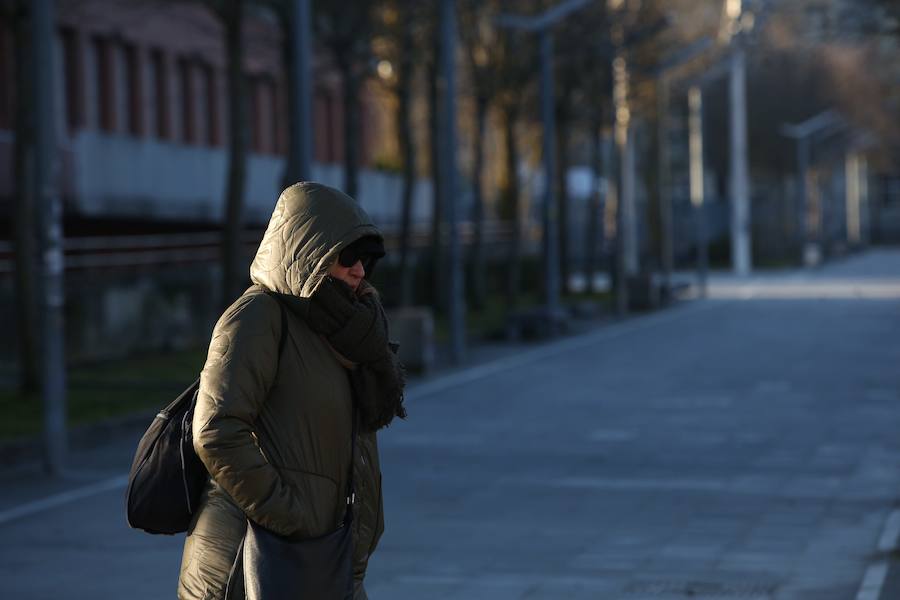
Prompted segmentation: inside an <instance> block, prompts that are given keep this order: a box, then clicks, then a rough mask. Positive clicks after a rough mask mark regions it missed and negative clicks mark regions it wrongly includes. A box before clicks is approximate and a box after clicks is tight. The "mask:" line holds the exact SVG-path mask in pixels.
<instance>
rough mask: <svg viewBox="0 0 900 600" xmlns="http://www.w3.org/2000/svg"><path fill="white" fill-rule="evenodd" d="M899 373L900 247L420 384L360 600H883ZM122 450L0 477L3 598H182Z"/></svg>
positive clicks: (896, 483)
mask: <svg viewBox="0 0 900 600" xmlns="http://www.w3.org/2000/svg"><path fill="white" fill-rule="evenodd" d="M898 365H900V252H893V251H880V252H871V253H869V254H866V255H862V256H856V257H853V258H850V259H847V260H844V261H842V262H840V263H835V264H833V265H829V266H827V267H825V268H823V269H821V270H818V271H813V272H791V273H784V274H778V275H771V276H768V275H766V276H756V277H754V278H752V279H750V280H737V279H734V278H731V277H714V278H713V279H712V281H711V288H710V298H709V299H706V300H695V301H689V302H684V303H681V304H679V305H677V306H675V307H672V308H670V309H667V310H664V311H660V312H657V313H654V314H651V315H646V316H639V317H635V318H631V319H629V320H626V321H623V322H619V323H615V324H611V325H606V326H604V327H602V328H599V329H596V330H593V331H591V332H589V333H586V334H584V335H580V336H577V337H569V338H565V339H562V340H560V341H556V342H553V343H550V344H545V345H532V346H524V347H519V348H518V349H516V350H514V351H513V350H510V351H508V352H506V353H505V355H503V356H501V357H500V358H495V359H492V360H491V361H490V362H485V363H482V364H478V365H477V366H474V367H471V368H468V369H464V370H460V371H458V372H455V373H450V374H444V375H441V376H439V377H436V378H433V379H430V380H425V381H421V382H418V383H416V384H415V385H414V386H413V387H412V389H411V391H410V393H409V399H408V401H407V404H408V408H409V413H410V417H409V420H408V421H407V422H403V423H399V424H396V425H393V426H392V427H391V428H390V429H388V430H387V431H386V432H384V433H383V435H382V436H381V444H382V465H383V470H384V473H383V475H384V486H385V506H386V522H387V529H386V532H385V535H384V538H383V540H382V542H381V545H380V548H379V550H378V551H377V553H376V554H375V556H374V557H373V558H372V561H371V564H370V571H369V576H368V579H367V587H368V589H369V594H370V596H371V597H372V598H373V600H376V599H386V598H390V599H392V600H394V599H399V600H403V599H413V598H415V599H421V598H428V599H439V598H461V599H466V600H474V599H482V598H484V599H488V598H490V599H491V600H501V599H506V598H510V599H513V598H523V599H525V598H528V599H531V598H542V599H558V598H585V599H587V598H590V599H598V598H599V599H604V600H605V599H618V598H621V599H623V600H633V599H637V600H640V599H644V598H647V599H657V598H663V599H665V598H703V599H714V598H715V599H724V598H729V599H732V598H741V599H778V600H780V599H797V600H831V599H834V600H887V598H889V597H896V596H894V595H892V592H891V591H890V590H889V586H890V583H891V581H893V580H895V579H897V574H896V573H895V571H894V570H893V569H892V568H891V569H890V570H889V569H888V567H893V564H892V563H891V562H890V561H891V556H892V555H891V554H890V552H887V551H889V550H891V549H893V548H894V547H895V546H896V543H897V535H898V532H900V512H897V513H895V512H894V509H895V505H896V504H897V500H898V498H900V435H898V432H900V368H898ZM134 441H135V437H134V433H123V434H122V435H120V436H117V438H116V439H113V440H98V445H97V447H96V448H94V449H92V450H89V451H85V452H82V453H80V454H79V455H78V465H79V471H78V473H77V475H73V477H72V478H71V479H70V480H68V481H63V482H48V481H45V480H43V479H42V478H40V477H39V476H38V475H37V474H35V473H33V472H32V471H30V470H28V469H27V468H23V469H19V470H17V471H9V472H6V473H4V474H3V475H2V477H0V485H2V489H3V491H2V493H0V597H3V598H27V599H31V598H34V599H42V598H48V599H49V598H54V599H55V598H60V597H65V598H92V599H97V598H129V599H134V600H142V599H150V598H165V597H173V596H174V588H175V580H176V577H177V570H178V564H179V560H180V545H181V540H180V539H178V538H163V537H151V536H146V535H142V534H139V533H137V532H133V531H130V530H128V529H127V527H126V526H125V525H124V518H123V515H122V512H123V509H122V494H121V491H122V490H121V487H120V483H119V482H117V481H116V480H115V479H114V478H115V477H117V476H121V475H122V473H124V472H125V471H126V470H127V466H128V463H129V461H130V453H131V451H132V449H133V444H134ZM97 482H101V483H102V482H106V483H107V484H108V485H107V487H108V488H109V489H102V488H101V489H90V488H86V486H90V485H95V484H96V483H97ZM72 490H75V491H76V493H75V496H74V497H71V496H70V497H60V496H58V494H60V493H64V492H70V491H72ZM79 494H80V495H79ZM47 498H50V500H51V501H50V503H49V504H53V503H54V502H56V504H55V505H51V506H41V505H35V504H33V502H34V501H36V500H40V499H47ZM885 582H886V583H885ZM885 586H887V587H885Z"/></svg>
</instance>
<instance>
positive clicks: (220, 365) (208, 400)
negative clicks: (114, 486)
mask: <svg viewBox="0 0 900 600" xmlns="http://www.w3.org/2000/svg"><path fill="white" fill-rule="evenodd" d="M280 335H281V315H280V311H279V308H278V306H277V304H276V301H275V300H274V299H272V298H269V297H268V296H267V295H265V294H250V295H246V296H244V297H242V298H241V299H239V300H238V301H237V302H236V303H235V304H233V305H232V306H231V307H230V308H229V309H228V310H227V311H226V312H225V314H223V315H222V317H221V318H220V319H219V322H218V323H217V324H216V327H215V329H214V331H213V336H212V341H211V342H210V345H209V353H208V355H207V358H206V364H205V365H204V367H203V372H202V373H201V375H200V393H199V394H198V396H197V406H196V408H195V409H194V422H193V428H194V449H195V450H196V451H197V455H198V456H199V457H200V459H201V460H202V461H203V464H204V465H206V468H207V470H208V471H209V473H210V475H211V476H212V478H213V479H214V480H215V481H216V482H217V483H218V484H219V485H220V486H221V487H222V488H223V489H224V490H225V491H226V492H227V493H228V494H229V495H230V496H231V497H232V499H234V501H235V502H236V503H237V504H238V506H240V507H241V509H243V511H244V513H245V514H246V515H247V516H248V517H249V518H250V519H251V520H253V521H254V522H256V523H259V524H260V525H262V526H263V527H265V528H267V529H269V530H271V531H274V532H276V533H278V534H280V535H285V536H288V535H292V534H294V533H296V532H297V531H298V530H299V529H300V528H301V525H302V518H303V510H302V504H301V501H300V498H298V497H297V495H296V493H295V492H294V491H293V489H292V488H291V487H289V486H287V485H286V484H285V482H284V481H283V480H282V478H281V477H280V476H279V474H278V471H276V469H275V468H274V467H273V466H272V465H270V464H269V463H268V462H267V461H266V458H265V456H264V455H263V453H262V451H261V450H260V449H259V447H258V445H257V443H256V439H255V437H254V434H253V423H254V422H255V421H256V417H257V415H258V414H259V412H260V409H261V408H262V406H263V403H264V402H265V400H266V396H267V395H268V392H269V389H270V388H271V387H272V384H273V383H274V381H275V375H276V373H277V370H278V342H279V339H280Z"/></svg>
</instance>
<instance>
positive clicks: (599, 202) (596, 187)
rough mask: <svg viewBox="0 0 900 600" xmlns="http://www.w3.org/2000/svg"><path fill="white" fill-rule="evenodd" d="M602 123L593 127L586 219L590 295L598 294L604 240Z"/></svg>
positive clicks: (586, 261)
mask: <svg viewBox="0 0 900 600" xmlns="http://www.w3.org/2000/svg"><path fill="white" fill-rule="evenodd" d="M601 122H602V117H600V118H598V119H597V120H595V121H594V122H593V123H592V125H591V129H590V131H591V136H590V137H591V170H592V174H593V177H592V179H593V183H592V186H591V187H592V189H591V196H590V198H589V199H588V214H587V219H585V222H586V225H587V234H586V235H585V240H586V241H587V244H586V252H585V264H584V277H585V282H586V285H587V287H586V289H587V291H588V293H589V294H594V293H596V292H597V286H596V283H595V281H594V277H595V275H596V272H597V255H598V253H599V252H600V248H601V243H602V239H603V210H604V202H603V190H602V189H601V187H600V180H601V177H602V175H603V140H602V138H601V135H602V134H601Z"/></svg>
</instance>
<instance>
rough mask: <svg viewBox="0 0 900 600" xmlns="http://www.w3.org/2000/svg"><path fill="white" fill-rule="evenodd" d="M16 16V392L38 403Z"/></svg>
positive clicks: (30, 214) (27, 87)
mask: <svg viewBox="0 0 900 600" xmlns="http://www.w3.org/2000/svg"><path fill="white" fill-rule="evenodd" d="M17 4H18V5H17V6H16V10H15V17H14V26H13V27H14V36H15V50H14V52H15V64H16V70H15V85H16V97H15V103H16V113H15V114H16V122H15V142H14V154H15V155H14V158H13V173H14V176H13V181H14V182H15V183H16V185H15V191H14V194H15V196H14V197H15V201H14V205H13V206H14V211H15V212H14V216H13V218H14V223H15V225H14V227H15V233H14V235H15V282H16V286H15V292H16V294H15V302H16V325H17V331H16V334H17V337H18V343H19V393H20V394H21V395H22V396H23V397H25V398H28V399H30V400H31V399H33V400H34V401H36V399H37V394H38V391H39V389H40V373H41V369H40V364H41V362H40V361H41V357H40V353H39V343H38V339H39V338H40V331H39V328H38V316H37V308H38V304H39V302H38V294H37V281H36V279H35V276H36V274H37V272H38V271H37V269H38V267H37V261H36V260H35V259H36V252H37V245H36V243H35V242H36V240H35V233H36V224H35V213H34V204H35V197H34V189H33V187H32V183H33V181H34V177H33V176H32V174H31V170H32V167H33V160H34V156H33V153H34V129H33V123H32V114H33V112H32V111H31V110H29V108H30V107H31V81H30V77H29V73H31V72H32V70H31V60H30V52H29V51H28V38H29V36H28V25H29V21H28V16H27V10H26V8H25V6H24V4H25V2H22V1H20V2H18V3H17Z"/></svg>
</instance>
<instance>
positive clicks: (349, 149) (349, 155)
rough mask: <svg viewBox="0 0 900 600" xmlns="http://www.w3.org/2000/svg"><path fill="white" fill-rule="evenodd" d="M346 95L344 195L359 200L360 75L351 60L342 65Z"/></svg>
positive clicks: (342, 79)
mask: <svg viewBox="0 0 900 600" xmlns="http://www.w3.org/2000/svg"><path fill="white" fill-rule="evenodd" d="M340 71H341V84H342V85H341V87H342V91H343V95H344V101H343V105H344V106H343V108H344V193H346V194H347V195H348V196H350V197H351V198H353V199H354V200H357V198H356V194H357V192H358V190H359V145H360V139H359V134H360V126H359V88H360V81H359V75H358V74H357V72H356V67H355V65H353V63H352V61H351V59H350V58H349V57H347V59H346V61H345V62H343V64H341V65H340Z"/></svg>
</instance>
